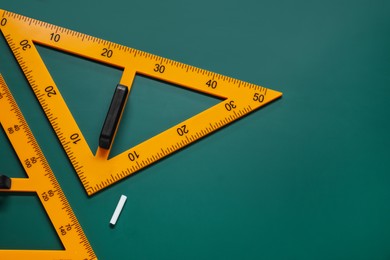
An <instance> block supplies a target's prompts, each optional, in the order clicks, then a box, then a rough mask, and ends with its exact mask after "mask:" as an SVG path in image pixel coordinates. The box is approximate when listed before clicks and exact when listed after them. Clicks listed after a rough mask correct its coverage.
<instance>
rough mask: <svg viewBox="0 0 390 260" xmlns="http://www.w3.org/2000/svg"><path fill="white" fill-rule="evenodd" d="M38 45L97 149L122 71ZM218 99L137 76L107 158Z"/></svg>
mask: <svg viewBox="0 0 390 260" xmlns="http://www.w3.org/2000/svg"><path fill="white" fill-rule="evenodd" d="M37 49H38V51H39V53H40V55H41V57H42V59H43V61H44V63H45V65H46V67H47V68H48V70H49V72H50V74H51V76H52V78H53V79H54V81H55V82H56V85H57V87H58V89H59V91H60V92H61V94H62V96H63V98H64V99H65V102H66V103H67V106H68V107H69V109H70V111H71V113H72V115H73V117H74V118H75V120H76V122H77V124H78V126H79V128H80V130H81V131H82V133H83V135H84V137H85V139H86V140H87V142H88V144H89V147H90V149H91V151H92V152H93V153H94V152H95V151H96V150H97V147H98V141H99V135H100V131H101V128H102V125H103V122H104V119H105V117H106V114H107V111H108V108H109V106H110V102H111V98H112V95H113V93H114V90H115V87H116V85H117V84H118V83H119V80H120V77H121V74H122V70H120V69H117V68H113V67H110V66H106V65H104V64H101V63H97V62H93V61H91V60H86V59H84V58H81V57H78V56H73V55H69V54H67V53H63V52H60V51H56V50H53V49H51V48H48V47H43V46H39V45H38V46H37ZM220 101H221V100H220V99H218V98H215V97H211V96H208V95H205V94H202V93H198V92H195V91H191V90H188V89H185V88H182V87H179V86H176V85H173V84H170V83H166V82H162V81H159V80H155V79H152V78H149V77H146V76H142V75H138V74H137V75H136V77H135V79H134V82H133V84H132V86H131V91H130V94H129V98H128V100H127V104H126V107H125V110H124V112H123V115H122V119H121V122H120V125H119V128H118V131H117V134H116V137H115V140H114V142H113V145H112V149H111V152H110V156H109V158H112V157H115V156H116V155H118V154H120V153H122V152H124V151H126V150H128V149H129V148H131V147H133V146H135V145H137V144H139V143H141V142H143V141H145V140H147V139H149V138H151V137H153V136H155V135H156V134H159V133H161V132H163V131H164V130H166V129H168V128H170V127H172V126H174V125H176V124H178V123H180V122H182V121H184V120H186V119H188V118H190V117H192V116H193V115H196V114H198V113H200V112H202V111H204V110H206V109H208V108H210V107H212V106H213V105H215V104H217V103H219V102H220Z"/></svg>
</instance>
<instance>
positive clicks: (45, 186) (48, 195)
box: [0, 74, 96, 260]
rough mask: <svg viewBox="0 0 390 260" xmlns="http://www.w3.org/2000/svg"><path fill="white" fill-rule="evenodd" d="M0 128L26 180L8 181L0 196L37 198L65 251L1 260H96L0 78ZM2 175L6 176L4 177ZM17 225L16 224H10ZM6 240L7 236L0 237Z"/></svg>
mask: <svg viewBox="0 0 390 260" xmlns="http://www.w3.org/2000/svg"><path fill="white" fill-rule="evenodd" d="M0 110H1V113H0V124H1V127H3V129H5V130H6V131H5V132H6V135H7V137H8V139H9V141H10V143H11V145H12V147H13V149H14V150H15V152H16V154H17V156H18V158H19V160H20V162H21V164H22V165H23V168H24V170H25V172H26V174H27V176H28V178H9V177H5V176H4V175H3V177H2V179H4V180H6V181H7V183H5V184H6V185H0V193H1V192H8V193H15V192H29V193H34V194H36V195H37V196H38V197H39V200H40V202H41V203H42V205H43V208H44V210H45V211H46V213H47V215H48V216H49V218H50V221H51V223H52V224H53V227H54V229H55V231H56V233H57V235H58V237H59V239H60V240H61V242H62V245H63V247H64V250H0V256H1V257H0V258H1V259H2V260H19V259H20V260H25V259H31V260H52V259H96V256H95V254H94V252H93V250H92V247H91V245H90V244H89V242H88V239H87V237H86V236H85V234H84V232H83V230H82V228H81V226H80V224H79V222H78V220H77V218H76V216H75V214H74V213H73V211H72V208H71V207H70V205H69V203H68V201H67V199H66V197H65V194H64V193H63V191H62V189H61V187H60V185H59V184H58V182H57V179H56V177H55V176H54V174H53V172H52V170H51V169H50V166H49V164H48V162H47V161H46V159H45V157H44V155H43V153H42V151H41V149H40V148H39V146H38V143H37V142H36V140H35V138H34V136H33V134H32V132H31V130H30V128H29V127H28V125H27V123H26V121H25V119H24V117H23V115H22V113H21V112H20V110H19V107H18V105H17V104H16V102H15V100H14V98H13V96H12V94H11V92H10V91H9V89H8V86H7V85H6V83H5V81H4V79H3V77H2V76H1V74H0ZM4 174H5V173H4ZM11 224H13V225H17V223H11ZM2 235H3V236H5V235H6V234H2Z"/></svg>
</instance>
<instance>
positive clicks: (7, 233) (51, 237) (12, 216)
mask: <svg viewBox="0 0 390 260" xmlns="http://www.w3.org/2000/svg"><path fill="white" fill-rule="evenodd" d="M0 216H1V221H0V230H1V238H0V249H20V250H22V249H25V250H26V249H34V250H64V247H63V245H62V243H61V240H60V239H59V237H58V235H57V233H56V231H55V229H54V227H53V225H51V221H50V219H49V217H48V215H47V214H45V210H44V208H43V206H42V204H41V202H40V201H39V199H38V197H37V194H35V193H3V192H2V193H0Z"/></svg>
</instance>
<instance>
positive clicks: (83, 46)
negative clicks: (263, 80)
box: [0, 10, 282, 195]
mask: <svg viewBox="0 0 390 260" xmlns="http://www.w3.org/2000/svg"><path fill="white" fill-rule="evenodd" d="M0 29H1V31H2V33H3V35H4V37H5V38H6V40H7V42H8V44H9V46H10V47H11V50H12V52H13V53H14V55H15V57H16V59H17V61H18V63H19V64H20V66H21V68H22V70H23V72H24V74H25V76H26V78H27V79H28V81H29V83H30V85H31V87H32V89H33V91H34V93H35V95H36V96H37V98H38V100H39V102H40V104H41V106H42V108H43V110H44V111H45V113H46V116H47V117H48V119H49V121H50V123H51V125H52V126H53V128H54V130H55V132H56V134H57V136H58V138H59V140H60V141H61V144H62V146H63V148H64V149H65V151H66V153H67V155H68V157H69V159H70V161H71V162H72V164H73V166H74V168H75V170H76V172H77V174H78V176H79V178H80V180H81V182H82V184H83V186H84V188H85V190H86V192H87V193H88V195H92V194H94V193H96V192H98V191H100V190H102V189H104V188H105V187H108V186H109V185H111V184H113V183H115V182H117V181H119V180H121V179H123V178H125V177H127V176H129V175H131V174H133V173H134V172H136V171H138V170H140V169H142V168H144V167H146V166H148V165H150V164H152V163H154V162H156V161H158V160H160V159H161V158H164V157H165V156H167V155H169V154H172V153H173V152H175V151H177V150H180V149H181V148H183V147H185V146H187V145H189V144H190V143H192V142H194V141H196V140H198V139H200V138H202V137H204V136H206V135H208V134H210V133H212V132H214V131H216V130H218V129H220V128H222V127H224V126H226V125H227V124H230V123H231V122H233V121H235V120H237V119H239V118H241V117H243V116H245V115H247V114H248V113H250V112H252V111H254V110H256V109H258V108H260V107H262V106H264V105H266V104H268V103H270V102H271V101H273V100H275V99H277V98H279V97H281V96H282V93H280V92H278V91H275V90H271V89H267V88H264V87H261V86H257V85H254V84H250V83H246V82H243V81H240V80H237V79H233V78H230V77H226V76H223V75H220V74H217V73H213V72H210V71H207V70H203V69H199V68H196V67H193V66H189V65H186V64H183V63H180V62H176V61H172V60H169V59H166V58H162V57H159V56H155V55H152V54H149V53H146V52H142V51H139V50H135V49H132V48H129V47H125V46H122V45H119V44H116V43H113V42H109V41H106V40H102V39H98V38H95V37H92V36H89V35H86V34H83V33H79V32H75V31H72V30H69V29H65V28H62V27H58V26H55V25H52V24H48V23H45V22H41V21H38V20H35V19H31V18H28V17H25V16H22V15H19V14H15V13H11V12H8V11H4V10H0ZM37 44H38V45H43V46H46V47H50V48H52V49H55V50H59V51H62V52H65V53H70V54H73V55H76V56H80V57H83V58H86V59H89V60H91V61H95V62H99V63H102V64H106V65H110V66H114V67H117V68H121V69H123V74H122V77H121V79H120V82H119V86H121V87H124V88H123V91H124V90H126V91H127V93H130V91H131V86H132V83H133V80H134V78H135V76H136V75H143V76H147V77H149V78H152V79H156V80H160V81H163V82H168V83H171V84H175V85H178V86H180V87H182V88H184V89H188V90H194V91H197V92H200V93H204V94H207V95H210V96H215V97H218V98H220V99H222V101H221V102H220V103H218V104H216V105H214V106H212V107H211V108H209V109H207V110H204V111H203V112H201V113H199V114H197V115H195V116H193V117H191V118H189V119H187V120H184V121H183V122H181V123H179V124H177V125H174V126H172V127H171V128H169V129H167V130H165V131H163V132H161V133H160V134H158V135H156V136H154V137H152V138H150V139H148V140H146V141H144V142H142V143H140V144H138V145H136V146H134V147H129V149H128V150H126V151H124V152H123V153H121V154H119V155H116V156H114V157H112V158H110V159H108V158H109V153H110V150H111V147H112V142H113V140H114V137H115V132H116V130H117V127H118V126H119V121H120V118H121V115H122V112H123V110H125V103H126V100H127V95H128V94H127V93H126V92H123V93H122V94H120V93H119V92H118V93H119V94H118V96H120V97H118V99H116V98H113V100H112V104H113V103H115V102H114V101H118V100H119V101H120V102H119V103H121V106H119V105H118V106H115V105H114V106H113V110H112V111H111V107H110V110H108V111H111V112H113V113H112V114H111V112H109V113H108V114H107V117H106V122H108V123H107V125H108V126H107V128H106V130H107V133H106V134H107V135H104V134H103V132H104V131H103V129H104V127H103V128H102V135H101V136H100V139H99V140H100V141H102V142H101V145H99V147H98V149H97V151H91V149H90V147H89V145H88V143H87V141H86V140H85V138H84V136H83V133H82V132H81V131H80V128H79V127H78V124H77V122H76V121H75V119H74V118H73V116H72V114H71V111H70V110H69V108H68V106H67V104H66V102H65V100H64V99H63V97H62V96H61V93H60V91H59V89H58V88H57V86H56V83H55V82H54V80H53V79H52V77H51V75H50V73H49V71H48V70H47V68H46V66H45V63H44V62H43V61H42V59H41V57H40V55H39V53H38V51H37V48H36V45H37ZM110 87H112V88H113V91H114V86H110ZM97 91H98V90H97ZM116 94H117V92H115V94H114V96H115V95H116ZM115 109H116V110H115ZM115 111H116V112H115ZM109 115H114V119H116V121H117V122H116V123H115V124H112V123H110V122H111V121H110V120H108V119H107V118H108V117H109ZM111 119H112V118H111ZM114 121H115V120H114ZM102 136H103V137H108V139H104V138H103V137H102ZM96 138H99V137H98V136H97V137H96ZM102 138H103V139H104V140H103V139H102ZM107 140H108V141H107ZM106 141H107V142H106Z"/></svg>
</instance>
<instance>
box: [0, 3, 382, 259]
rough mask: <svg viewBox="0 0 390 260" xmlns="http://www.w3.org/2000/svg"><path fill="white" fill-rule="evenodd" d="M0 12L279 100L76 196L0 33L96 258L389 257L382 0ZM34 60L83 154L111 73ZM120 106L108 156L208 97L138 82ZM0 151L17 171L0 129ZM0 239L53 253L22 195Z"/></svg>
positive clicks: (3, 219)
mask: <svg viewBox="0 0 390 260" xmlns="http://www.w3.org/2000/svg"><path fill="white" fill-rule="evenodd" d="M0 8H2V9H6V10H9V11H13V12H16V13H20V14H23V15H26V16H29V17H32V18H35V19H39V20H43V21H46V22H50V23H53V24H56V25H59V26H63V27H67V28H70V29H73V30H76V31H80V32H84V33H87V34H90V35H93V36H97V37H100V38H104V39H107V40H110V41H113V42H117V43H120V44H123V45H126V46H130V47H134V48H137V49H140V50H143V51H147V52H151V53H153V54H157V55H160V56H163V57H167V58H170V59H173V60H177V61H181V62H184V63H187V64H191V65H194V66H197V67H201V68H204V69H208V70H211V71H214V72H218V73H221V74H224V75H228V76H232V77H235V78H238V79H242V80H245V81H248V82H251V83H255V84H258V85H262V86H265V87H268V88H272V89H275V90H279V91H282V92H283V93H284V96H283V98H282V99H280V100H278V101H276V102H274V103H273V104H271V105H269V106H267V107H265V108H263V109H260V110H259V111H256V112H255V113H252V114H250V115H249V116H247V117H245V118H244V119H242V120H239V121H238V122H235V123H233V124H232V125H230V126H228V127H226V128H224V129H223V130H221V131H218V132H216V133H215V134H213V135H211V136H209V137H207V138H205V139H202V140H201V141H199V142H197V143H195V144H194V145H191V146H190V147H188V148H186V149H184V150H182V151H181V152H179V153H176V154H174V155H173V156H170V157H169V158H167V159H164V160H163V161H161V162H159V163H157V164H155V165H153V166H151V167H149V168H147V169H145V170H143V171H141V172H140V173H138V174H136V175H135V176H132V177H130V178H127V179H125V180H124V181H121V182H120V183H118V184H116V185H114V186H112V187H111V188H109V189H106V190H104V191H103V192H100V193H98V194H97V195H95V196H93V197H91V198H89V197H87V195H86V193H85V192H84V190H83V188H82V186H81V184H80V182H79V180H78V178H77V176H76V174H75V171H74V170H73V168H72V166H71V165H70V162H69V161H68V159H67V157H66V154H65V152H64V151H63V149H62V147H61V146H60V143H59V142H58V140H57V138H56V136H55V134H54V132H53V130H52V128H51V127H50V125H49V123H48V121H47V119H46V118H45V116H44V114H43V111H42V109H41V108H40V106H39V104H38V102H37V100H36V99H35V97H34V95H33V93H32V91H31V89H30V87H29V85H28V83H27V81H26V79H25V77H24V76H23V74H22V72H21V70H20V68H19V66H18V64H17V63H16V61H15V59H14V57H13V55H12V53H11V52H10V50H9V48H8V46H7V44H6V42H5V40H4V38H3V37H0V72H1V73H2V74H3V75H4V78H5V79H6V81H7V83H8V85H9V87H10V88H11V90H12V92H13V94H14V96H15V98H16V100H17V102H18V104H19V106H20V107H21V109H22V112H23V113H24V115H25V117H26V119H27V121H28V123H29V125H30V127H31V129H32V131H33V133H34V134H35V136H36V138H37V140H38V142H39V144H40V146H41V148H42V150H43V152H44V154H45V155H46V156H47V159H48V161H49V163H50V165H51V167H52V169H53V171H54V172H55V174H56V176H57V178H58V180H59V182H60V184H61V186H62V188H63V190H64V192H65V194H66V196H67V197H68V200H69V202H70V204H71V206H72V208H73V210H74V211H75V214H76V215H77V217H78V220H79V221H80V223H81V225H82V227H83V229H84V231H85V233H86V235H87V237H88V239H89V241H90V243H91V245H92V247H93V249H94V250H95V253H96V254H97V256H98V258H99V259H300V260H303V259H354V260H356V259H390V221H389V220H390V203H389V202H390V150H389V147H390V138H389V133H390V102H389V100H388V98H389V94H390V70H389V69H390V2H389V1H373V0H371V1H361V0H356V1H344V0H341V1H340V0H338V1H336V0H330V1H302V0H298V1H273V0H272V1H271V0H269V1H211V0H198V1H179V0H177V1H169V0H168V1H145V0H142V1H140V0H138V1H124V0H123V1H120V0H111V1H100V0H99V1H75V0H68V1H47V0H30V1H27V0H23V1H6V0H2V1H1V3H0ZM39 50H40V52H41V53H42V56H43V57H44V59H45V62H47V66H48V68H49V69H50V71H51V73H52V76H53V78H54V79H55V81H56V82H57V85H58V86H59V88H60V91H61V93H63V95H64V97H65V99H66V100H67V102H69V107H70V108H71V110H72V113H74V115H75V117H76V119H77V120H78V121H79V122H80V127H81V130H82V131H83V133H84V135H85V136H86V138H87V140H88V142H89V144H90V146H91V147H92V149H93V150H94V147H96V146H97V141H98V135H99V132H100V128H101V125H102V122H103V120H104V117H105V113H106V112H105V111H107V107H108V104H109V102H110V99H111V95H112V93H113V88H114V87H115V85H116V84H117V82H118V81H119V78H120V75H121V71H119V70H115V69H112V68H108V67H105V66H102V65H98V64H94V63H92V62H87V61H85V60H81V59H78V58H75V57H70V56H67V55H64V54H60V53H57V52H54V51H52V50H50V49H45V48H43V47H41V48H40V49H39ZM129 101H130V102H128V107H127V108H126V109H127V110H126V113H125V114H124V118H123V122H122V123H121V126H120V130H119V132H118V136H117V139H116V142H115V146H114V153H119V152H121V151H123V150H124V149H126V148H128V147H129V146H131V145H134V144H136V143H138V142H140V141H142V140H144V139H146V138H149V137H150V136H152V135H154V134H155V133H158V132H160V131H161V130H164V129H166V128H167V127H169V126H172V125H173V124H175V123H178V122H180V121H181V120H183V119H184V118H187V117H189V116H191V115H193V114H196V113H197V112H199V111H202V110H203V109H205V108H207V107H210V106H211V105H212V104H215V103H216V102H218V100H215V99H213V98H210V97H205V96H202V95H199V94H194V93H191V92H189V91H185V90H182V89H180V88H177V87H173V86H169V85H166V84H163V83H159V82H155V81H152V80H149V79H146V78H141V77H137V79H136V82H135V84H134V88H133V90H132V93H131V96H130V100H129ZM0 113H1V111H0ZM0 148H1V153H0V172H1V173H3V174H7V175H9V176H12V177H23V176H25V174H24V172H23V170H22V168H21V166H20V164H19V162H18V160H17V158H16V156H15V154H14V152H13V151H12V148H11V147H10V145H9V143H8V141H7V139H6V137H5V134H4V132H1V131H0ZM121 194H125V195H127V196H128V200H127V203H126V205H125V207H124V209H123V212H122V215H121V216H120V218H119V220H118V223H117V225H116V226H115V227H114V228H111V227H110V226H109V220H110V217H111V215H112V213H113V211H114V209H115V206H116V203H117V202H118V200H119V197H120V195H121ZM0 230H1V235H0V248H2V249H5V248H7V249H8V248H19V249H25V248H30V249H43V248H61V245H60V242H59V240H58V239H57V238H56V235H55V233H54V231H53V228H52V226H51V224H50V222H49V221H48V218H47V217H46V215H45V213H44V211H43V209H42V207H41V206H40V203H39V200H38V198H37V197H35V196H33V195H31V194H30V195H28V196H27V195H17V196H15V195H13V196H10V195H4V194H1V195H0ZM0 258H1V256H0Z"/></svg>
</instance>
